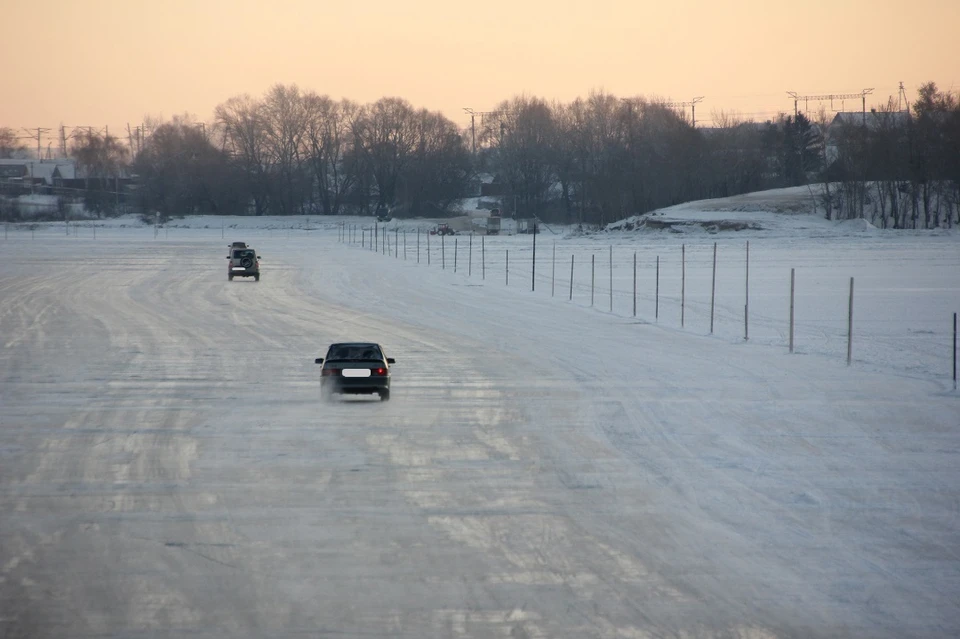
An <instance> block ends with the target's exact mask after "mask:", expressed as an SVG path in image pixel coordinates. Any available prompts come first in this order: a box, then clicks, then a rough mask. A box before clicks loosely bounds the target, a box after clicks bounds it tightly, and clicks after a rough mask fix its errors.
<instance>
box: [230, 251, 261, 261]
mask: <svg viewBox="0 0 960 639" xmlns="http://www.w3.org/2000/svg"><path fill="white" fill-rule="evenodd" d="M256 255H257V252H256V251H254V250H251V249H243V250H240V251H234V252H233V259H235V260H240V259H243V258H245V257H256Z"/></svg>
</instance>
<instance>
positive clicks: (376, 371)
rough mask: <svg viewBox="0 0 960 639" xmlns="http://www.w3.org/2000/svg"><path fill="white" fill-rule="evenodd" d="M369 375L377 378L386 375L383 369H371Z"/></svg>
mask: <svg viewBox="0 0 960 639" xmlns="http://www.w3.org/2000/svg"><path fill="white" fill-rule="evenodd" d="M370 374H371V375H377V376H379V377H383V376H384V375H386V374H387V369H385V368H371V369H370Z"/></svg>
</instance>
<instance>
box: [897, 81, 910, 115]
mask: <svg viewBox="0 0 960 639" xmlns="http://www.w3.org/2000/svg"><path fill="white" fill-rule="evenodd" d="M901 104H902V105H903V108H902V109H901V108H900V105H901ZM897 111H907V112H909V111H910V100H908V99H907V90H906V89H904V88H903V82H901V83H900V92H899V93H898V94H897Z"/></svg>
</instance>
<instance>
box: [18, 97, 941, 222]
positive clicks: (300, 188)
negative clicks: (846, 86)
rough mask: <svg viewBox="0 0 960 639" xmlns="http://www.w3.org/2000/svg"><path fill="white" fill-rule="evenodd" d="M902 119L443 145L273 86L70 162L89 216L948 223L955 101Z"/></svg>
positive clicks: (527, 130)
mask: <svg viewBox="0 0 960 639" xmlns="http://www.w3.org/2000/svg"><path fill="white" fill-rule="evenodd" d="M908 109H909V110H908V111H905V112H901V111H900V110H899V109H898V107H897V104H896V102H895V101H893V100H891V101H890V102H889V103H888V104H887V105H886V106H885V107H883V108H881V109H877V110H872V111H870V112H867V113H864V114H862V117H854V118H847V119H843V118H840V117H838V118H835V119H833V120H831V119H829V118H828V116H827V114H826V113H824V112H823V111H821V112H820V114H819V115H817V116H814V117H812V118H811V117H809V116H808V115H807V114H804V113H796V114H794V115H792V116H791V115H781V116H780V117H778V118H777V119H776V120H772V121H767V122H763V123H757V122H752V121H742V120H739V119H737V118H736V117H730V116H728V115H725V114H719V115H718V116H715V118H714V119H715V120H717V121H718V122H719V124H718V125H717V126H715V127H711V128H694V127H693V126H692V125H691V123H690V122H689V121H687V120H686V119H685V117H684V115H683V114H682V113H679V112H677V111H676V110H674V109H673V108H671V107H669V106H667V105H666V104H664V103H663V102H659V101H657V100H648V99H645V98H642V97H638V98H628V99H624V98H617V97H615V96H613V95H610V94H606V93H594V94H591V95H590V96H589V97H588V98H586V99H577V100H575V101H573V102H571V103H558V102H554V103H548V102H546V101H544V100H541V99H538V98H533V97H515V98H513V99H511V100H508V101H504V102H502V103H500V104H499V105H498V106H497V107H496V108H495V109H493V110H492V111H490V112H485V113H483V114H476V115H475V116H474V119H473V122H472V125H471V126H469V127H468V128H467V129H466V130H461V129H460V128H459V127H458V126H457V125H456V124H455V123H454V122H453V121H451V120H449V119H448V118H446V117H444V116H443V115H442V114H440V113H438V112H431V111H428V110H426V109H420V110H417V109H415V108H413V107H412V106H411V105H410V104H409V103H408V102H406V101H405V100H402V99H400V98H383V99H381V100H378V101H377V102H375V103H373V104H367V105H360V104H357V103H355V102H351V101H349V100H340V101H336V100H332V99H330V98H329V97H327V96H323V95H317V94H315V93H312V92H302V91H301V90H300V89H298V88H297V87H296V86H284V85H277V86H274V87H273V88H272V89H270V90H269V91H268V92H267V93H266V94H265V95H264V96H263V97H261V98H252V97H250V96H246V95H244V96H238V97H234V98H231V99H229V100H227V101H226V102H224V103H223V104H221V105H219V106H218V107H217V108H216V110H215V114H214V120H213V122H212V123H210V124H196V123H194V122H192V121H191V120H190V119H189V118H174V119H173V120H171V121H167V122H163V123H156V124H155V125H154V126H152V127H151V130H150V133H149V135H147V136H146V137H145V138H143V139H142V140H139V141H138V143H137V144H136V145H135V147H136V148H134V149H133V150H132V151H133V152H132V153H131V152H130V149H129V148H128V147H127V145H125V144H121V143H120V141H119V140H118V139H117V138H115V137H112V136H109V135H106V134H100V133H98V132H95V131H87V132H86V133H83V134H81V135H79V136H77V137H76V138H74V139H73V141H72V142H73V145H72V151H71V152H72V155H73V156H74V157H75V158H76V159H77V162H78V165H79V166H80V168H81V169H82V170H83V171H84V173H85V175H91V176H98V177H99V178H100V179H93V180H91V181H90V183H91V186H90V187H89V190H90V193H88V194H87V197H86V199H87V204H88V208H91V209H93V210H96V211H98V212H100V213H103V214H111V213H112V212H113V211H115V210H116V209H117V207H118V206H120V207H124V208H126V209H130V208H134V209H138V210H141V211H144V212H150V211H159V212H160V213H161V214H162V215H163V216H165V217H173V216H180V215H187V214H198V213H208V214H230V215H236V214H245V213H246V214H254V215H265V214H270V215H298V214H311V215H318V214H322V215H336V214H340V213H359V214H374V213H376V212H378V211H383V210H389V211H390V213H391V214H392V215H393V216H399V217H410V216H443V215H446V214H449V213H450V212H451V208H452V206H453V204H454V203H455V202H457V201H458V200H460V199H462V198H465V197H470V196H476V195H478V194H479V193H480V192H481V185H482V188H483V190H484V192H485V193H486V194H487V195H488V196H489V197H488V198H485V199H489V200H499V202H500V203H501V204H500V205H501V207H502V208H504V209H505V211H506V213H507V214H512V213H513V212H514V211H516V214H517V215H518V216H519V217H533V216H537V217H539V218H540V219H543V220H546V221H562V222H572V223H576V222H581V223H584V224H600V223H604V222H610V221H614V220H617V219H621V218H623V217H627V216H629V215H635V214H642V213H646V212H649V211H652V210H654V209H657V208H661V207H664V206H669V205H671V204H677V203H680V202H685V201H691V200H697V199H703V198H713V197H725V196H730V195H736V194H740V193H746V192H751V191H757V190H763V189H768V188H777V187H785V186H800V185H804V184H813V183H825V188H821V189H816V190H813V189H812V190H811V192H812V193H813V192H816V193H819V194H820V195H817V196H816V202H817V207H818V210H819V211H821V212H823V213H824V214H825V215H826V216H827V217H830V218H832V219H840V218H857V217H867V218H868V219H870V220H871V221H872V222H874V223H875V224H878V225H880V226H885V227H886V226H889V227H896V228H932V227H939V226H953V225H954V224H960V219H958V202H960V104H958V96H957V95H955V94H952V93H949V92H943V91H940V90H939V89H938V88H937V87H936V85H935V84H934V83H928V84H926V85H924V86H923V87H921V88H920V90H919V91H918V97H917V100H916V102H915V103H914V104H912V105H910V106H909V107H908ZM858 115H860V114H858ZM3 131H4V130H3V129H0V157H9V155H10V153H11V152H12V151H13V150H14V149H15V148H16V145H15V144H14V143H15V142H16V140H15V139H14V140H13V141H12V142H10V141H8V142H4V133H3ZM20 150H21V151H22V149H20ZM131 155H132V157H131ZM121 173H129V174H131V177H132V180H131V181H132V185H133V188H131V189H129V190H128V191H127V192H126V193H124V194H123V197H122V198H118V197H116V194H113V195H110V194H109V192H110V190H111V186H113V185H115V184H117V182H116V180H115V178H116V176H117V175H120V174H121ZM98 192H99V193H100V195H98V194H97V193H98ZM811 197H814V196H813V195H812V196H811Z"/></svg>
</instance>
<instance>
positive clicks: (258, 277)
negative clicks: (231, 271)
mask: <svg viewBox="0 0 960 639" xmlns="http://www.w3.org/2000/svg"><path fill="white" fill-rule="evenodd" d="M253 279H254V280H256V281H257V282H259V281H260V274H259V273H257V274H256V275H254V276H253Z"/></svg>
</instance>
